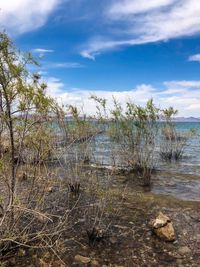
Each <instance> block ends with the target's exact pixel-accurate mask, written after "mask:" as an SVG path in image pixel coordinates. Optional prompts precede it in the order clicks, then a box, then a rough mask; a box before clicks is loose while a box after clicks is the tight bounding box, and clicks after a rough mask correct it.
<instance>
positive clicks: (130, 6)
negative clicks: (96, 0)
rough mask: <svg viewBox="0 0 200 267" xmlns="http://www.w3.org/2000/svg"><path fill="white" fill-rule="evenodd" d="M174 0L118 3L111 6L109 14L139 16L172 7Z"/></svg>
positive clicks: (124, 0) (142, 0)
mask: <svg viewBox="0 0 200 267" xmlns="http://www.w3.org/2000/svg"><path fill="white" fill-rule="evenodd" d="M173 2H174V0H148V1H146V0H140V1H133V0H123V1H118V2H117V3H115V4H114V5H113V6H111V8H110V10H109V12H110V14H117V15H119V14H120V15H125V14H138V13H143V12H147V11H151V10H153V9H157V8H162V7H165V6H167V5H170V4H172V3H173Z"/></svg>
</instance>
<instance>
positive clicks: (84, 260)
mask: <svg viewBox="0 0 200 267" xmlns="http://www.w3.org/2000/svg"><path fill="white" fill-rule="evenodd" d="M74 261H75V262H77V263H83V264H87V263H90V262H91V259H90V258H88V257H84V256H81V255H76V256H75V257H74Z"/></svg>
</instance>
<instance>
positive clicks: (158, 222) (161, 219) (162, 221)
mask: <svg viewBox="0 0 200 267" xmlns="http://www.w3.org/2000/svg"><path fill="white" fill-rule="evenodd" d="M169 222H171V220H170V218H169V217H167V216H166V215H164V214H163V213H162V212H160V213H159V215H158V217H157V218H156V219H155V220H154V221H153V228H154V229H157V228H161V227H163V226H165V225H167V224H168V223H169Z"/></svg>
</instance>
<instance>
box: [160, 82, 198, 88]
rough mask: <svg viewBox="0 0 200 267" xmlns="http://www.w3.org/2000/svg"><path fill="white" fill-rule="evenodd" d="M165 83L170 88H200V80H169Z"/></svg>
mask: <svg viewBox="0 0 200 267" xmlns="http://www.w3.org/2000/svg"><path fill="white" fill-rule="evenodd" d="M164 85H165V86H167V87H169V88H172V87H173V88H200V81H185V80H182V81H169V82H164Z"/></svg>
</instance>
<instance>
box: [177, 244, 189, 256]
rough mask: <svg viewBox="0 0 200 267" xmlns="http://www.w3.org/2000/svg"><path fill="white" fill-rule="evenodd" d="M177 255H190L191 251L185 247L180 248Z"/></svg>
mask: <svg viewBox="0 0 200 267" xmlns="http://www.w3.org/2000/svg"><path fill="white" fill-rule="evenodd" d="M178 253H179V254H180V255H185V254H188V253H191V249H190V248H189V247H187V246H184V247H180V248H179V249H178Z"/></svg>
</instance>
